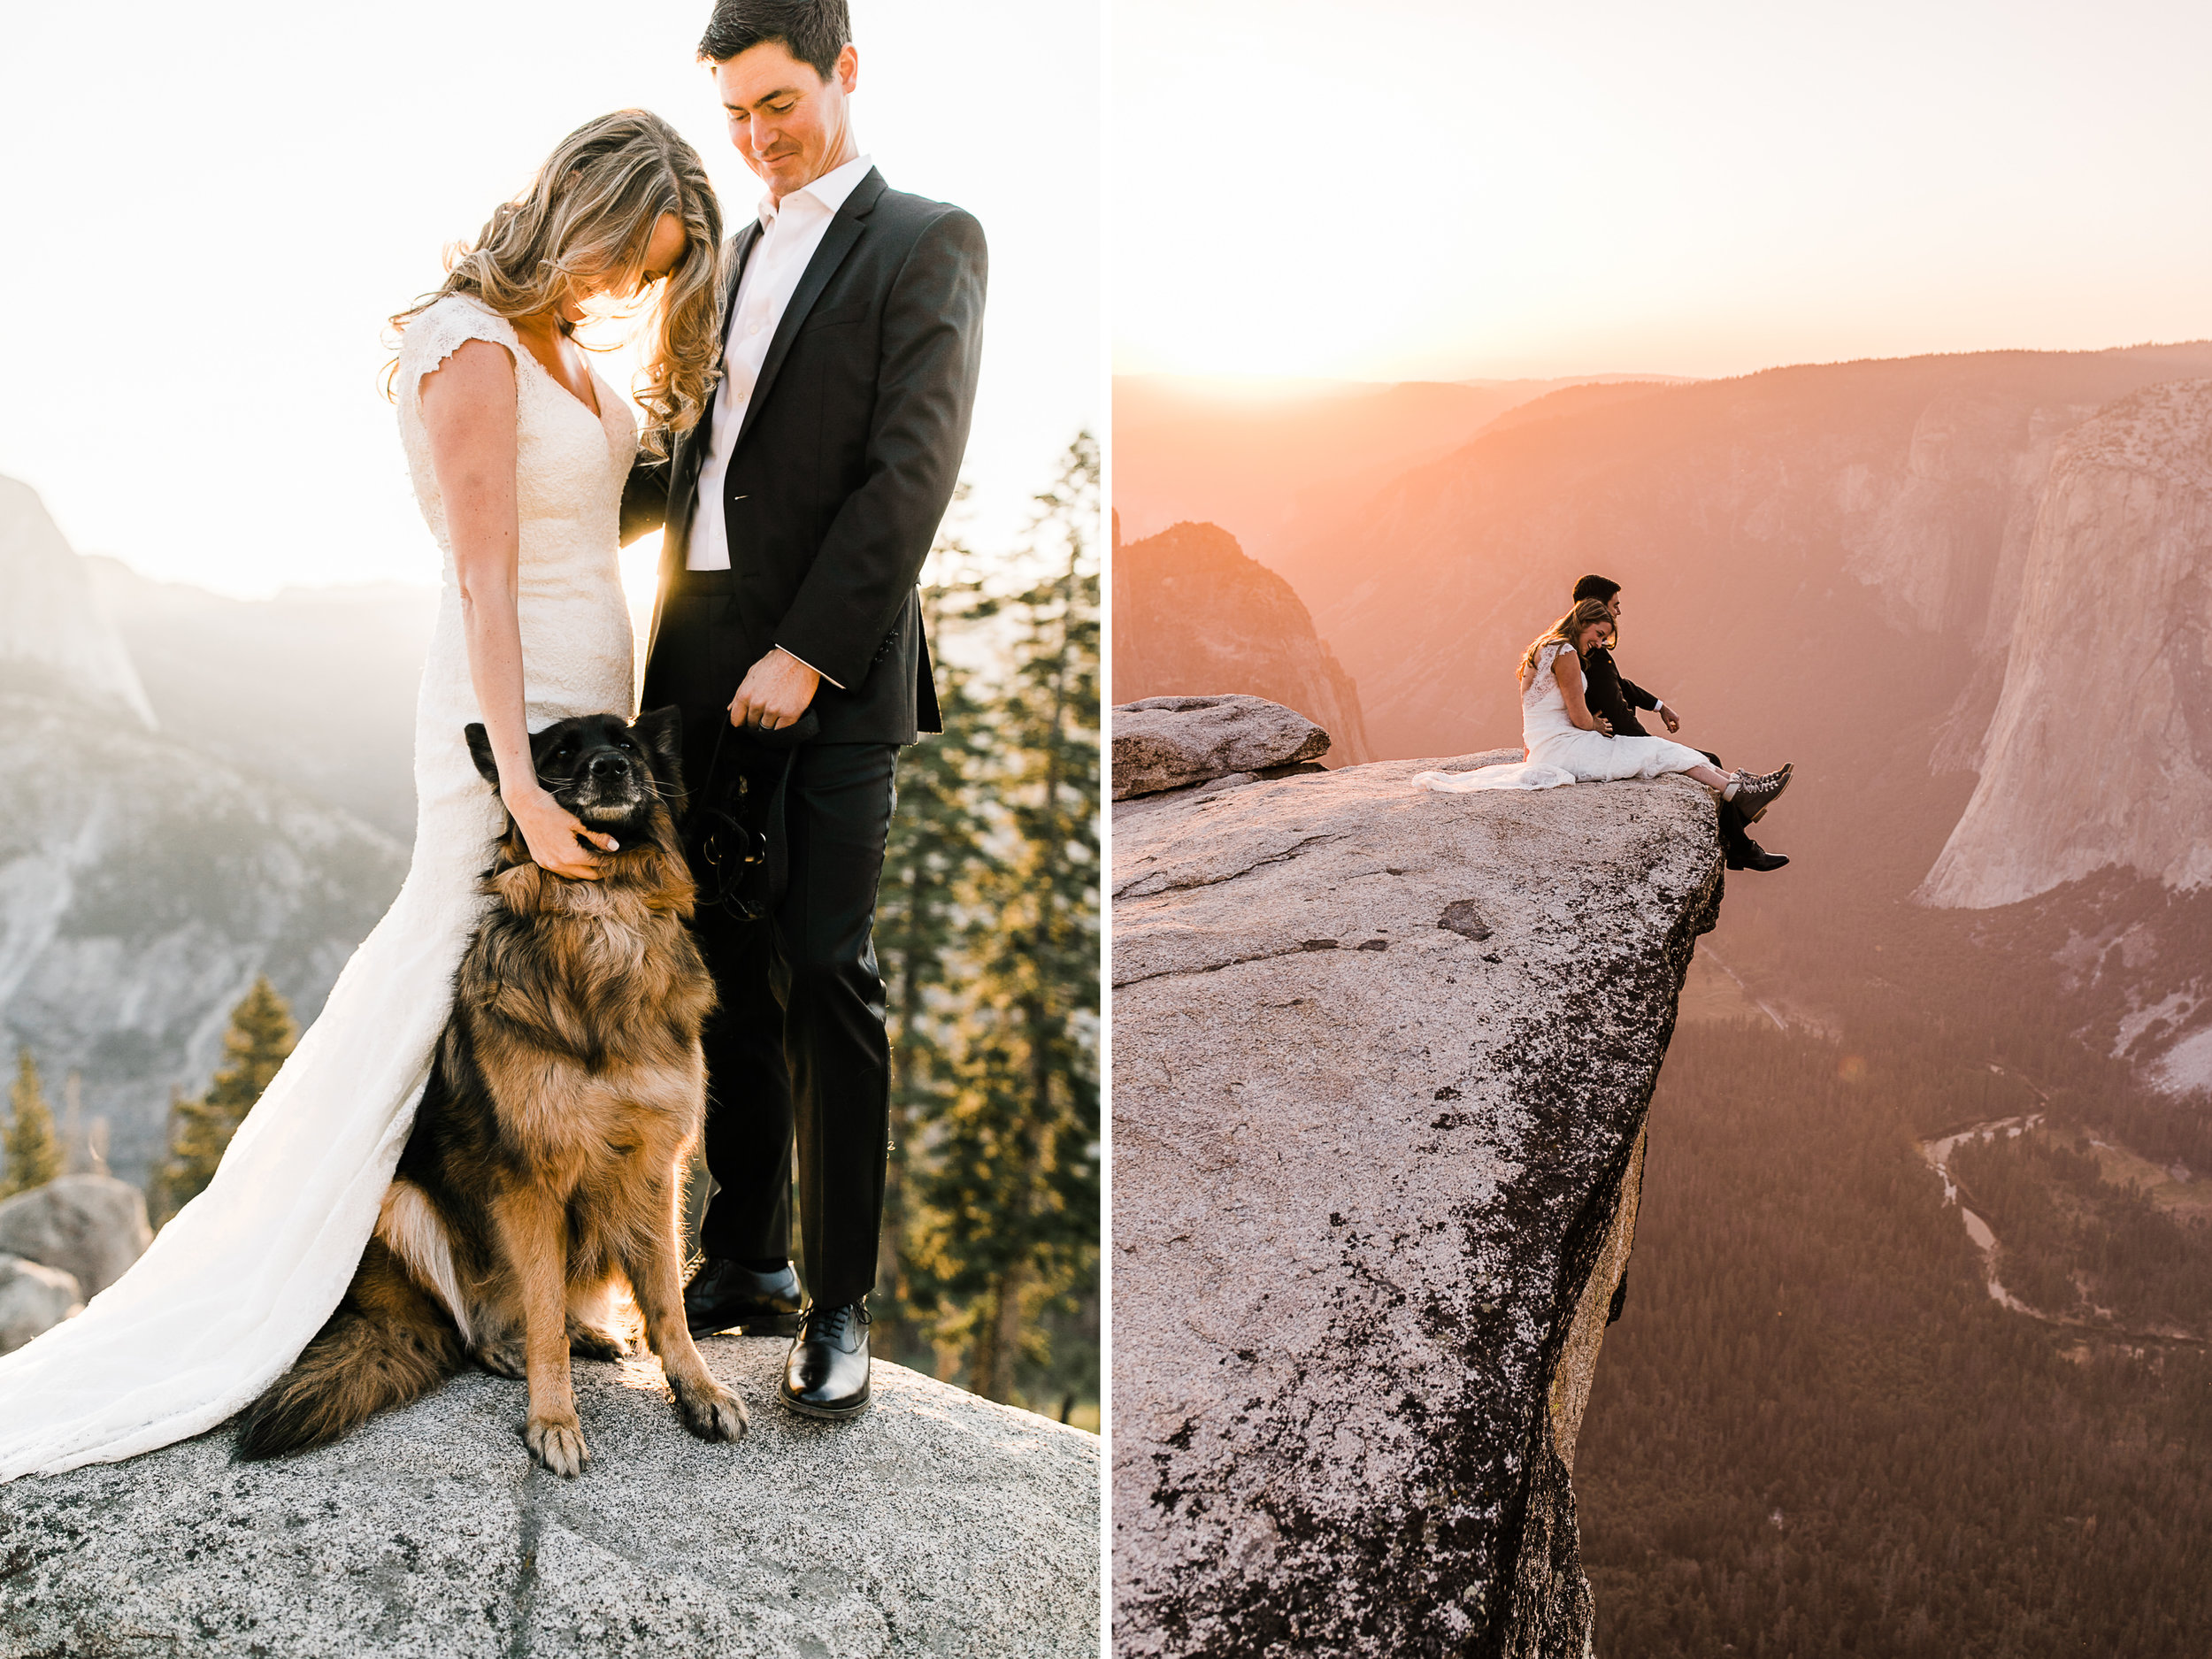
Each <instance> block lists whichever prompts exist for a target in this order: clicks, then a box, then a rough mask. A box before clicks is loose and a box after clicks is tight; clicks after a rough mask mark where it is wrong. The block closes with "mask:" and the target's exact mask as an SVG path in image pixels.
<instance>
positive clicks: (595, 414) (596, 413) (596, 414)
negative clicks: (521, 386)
mask: <svg viewBox="0 0 2212 1659" xmlns="http://www.w3.org/2000/svg"><path fill="white" fill-rule="evenodd" d="M515 343H516V344H517V345H518V346H520V347H521V348H522V352H523V355H524V356H525V357H528V358H529V359H530V361H531V362H532V363H534V364H535V365H537V370H538V373H540V374H542V375H543V376H545V378H546V379H547V380H549V381H551V382H552V384H553V389H554V390H555V391H557V392H558V393H560V395H561V396H564V397H565V398H567V399H568V400H569V402H571V403H573V404H575V405H576V407H577V408H579V409H580V410H582V411H584V412H585V413H586V414H587V415H589V416H590V417H591V418H592V419H594V420H595V421H597V422H598V423H599V425H600V426H601V427H602V428H604V427H605V426H606V424H607V412H606V407H605V405H604V404H603V403H602V404H600V406H599V407H597V408H594V407H593V404H594V403H599V393H600V389H601V383H600V380H599V376H598V375H597V374H596V373H594V372H593V370H592V367H591V365H589V364H586V365H584V380H585V381H586V382H587V383H588V385H589V386H590V387H591V396H592V403H586V402H585V401H584V400H583V399H582V398H580V397H579V396H576V393H575V391H574V390H573V389H572V388H571V387H570V386H569V384H568V382H567V381H566V380H563V379H562V378H561V377H560V376H559V375H557V374H556V373H553V371H552V370H550V369H549V368H547V367H546V366H545V362H544V359H543V358H541V357H539V356H538V354H537V353H536V352H534V351H533V350H531V349H530V342H528V341H527V340H525V339H524V338H523V337H522V330H521V329H519V328H517V329H516V330H515Z"/></svg>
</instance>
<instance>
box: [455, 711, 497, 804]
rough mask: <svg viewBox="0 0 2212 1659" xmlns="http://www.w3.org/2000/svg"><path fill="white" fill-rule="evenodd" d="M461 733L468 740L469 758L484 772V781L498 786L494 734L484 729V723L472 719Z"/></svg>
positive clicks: (477, 768) (495, 786)
mask: <svg viewBox="0 0 2212 1659" xmlns="http://www.w3.org/2000/svg"><path fill="white" fill-rule="evenodd" d="M461 735H462V736H463V737H465V738H466V739H467V740H468V746H469V758H470V759H471V760H472V761H474V762H475V763H476V770H477V771H478V772H481V773H483V774H484V781H485V782H486V783H488V784H489V785H491V787H493V788H495V789H496V788H498V787H499V762H498V760H497V759H496V758H495V757H494V756H493V754H492V734H491V733H489V732H487V731H486V730H485V729H484V723H483V722H482V721H480V720H471V721H470V722H469V723H468V724H467V725H466V726H463V727H462V728H461Z"/></svg>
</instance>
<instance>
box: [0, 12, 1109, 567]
mask: <svg viewBox="0 0 2212 1659" xmlns="http://www.w3.org/2000/svg"><path fill="white" fill-rule="evenodd" d="M710 10H711V7H710V4H709V0H680V4H677V3H672V0H633V3H632V4H623V5H618V6H610V5H605V4H599V5H586V4H578V3H577V0H548V4H544V5H541V6H534V7H529V8H517V7H514V6H505V5H492V4H482V3H481V0H465V3H457V4H448V5H442V6H439V7H437V8H434V10H433V11H431V12H419V11H417V12H408V11H397V10H387V9H379V8H373V7H372V8H367V9H363V8H359V7H341V6H319V5H298V4H284V5H279V4H261V5H242V4H211V5H201V6H187V7H177V6H169V5H160V6H156V5H149V4H124V5H117V6H42V7H36V8H26V7H15V8H12V9H11V11H10V12H9V15H8V20H7V23H6V25H5V36H4V40H5V50H4V51H0V148H4V150H5V153H6V154H7V156H8V157H9V158H10V159H9V165H8V169H7V176H6V179H5V180H4V181H0V214H4V222H5V224H6V227H7V246H8V248H9V250H10V257H8V259H7V260H5V261H4V262H0V312H4V314H5V316H6V317H7V318H8V319H9V322H8V327H7V330H6V337H5V340H4V342H0V364H4V367H5V384H6V387H7V390H8V396H6V398H5V399H4V400H0V474H4V475H7V476H10V477H13V478H19V479H21V480H24V481H25V482H27V483H29V484H31V485H32V486H33V487H34V488H36V489H38V490H39V492H40V493H41V494H42V495H43V496H44V498H45V501H46V504H47V505H48V507H49V508H50V510H51V511H52V512H53V514H54V516H55V518H57V519H58V521H59V522H60V524H61V526H62V528H63V530H64V531H65V533H66V534H67V535H68V536H69V538H70V540H71V541H72V542H73V544H74V545H75V546H76V547H77V548H78V549H80V550H81V551H84V552H88V553H111V554H113V555H115V556H117V557H120V558H122V559H124V560H125V561H126V562H127V563H128V564H130V565H134V566H135V567H136V568H137V569H139V570H140V571H142V572H145V573H146V574H148V575H151V576H156V577H159V578H162V579H165V580H180V581H189V582H193V583H196V584H198V585H201V586H204V587H208V588H215V589H218V590H219V591H223V592H227V593H231V594H238V595H262V594H267V593H271V592H273V591H274V590H276V589H277V588H282V587H286V586H290V585H295V584H297V585H306V586H321V585H326V584H333V583H344V582H358V581H368V580H403V581H411V582H433V581H435V580H437V574H438V572H437V556H436V552H435V549H434V547H433V545H432V543H431V541H430V537H429V534H428V532H427V531H426V530H425V528H424V527H423V524H422V520H421V518H420V517H419V514H418V513H417V511H416V510H415V506H414V503H413V499H412V496H411V493H410V491H409V488H408V484H407V478H406V472H405V468H404V465H403V462H402V459H401V456H400V449H399V441H398V436H397V433H396V428H395V425H394V419H393V412H392V406H391V404H390V403H388V402H387V401H386V400H385V398H384V396H383V394H382V391H381V388H380V375H381V370H382V367H383V365H384V364H385V362H386V361H387V359H388V356H389V353H388V350H387V349H386V348H385V345H384V343H383V338H382V336H383V333H384V319H385V318H386V317H387V316H388V315H389V314H390V313H391V312H393V311H397V310H399V309H400V308H401V307H403V305H405V304H406V303H409V302H410V301H411V299H412V298H413V297H414V296H417V295H418V294H420V293H421V292H423V291H424V290H426V289H427V288H433V287H434V286H435V285H436V284H437V282H438V281H439V280H441V276H442V265H441V263H440V251H441V249H442V246H443V245H444V244H445V243H447V242H451V241H454V240H456V239H457V238H462V237H467V236H472V235H473V234H475V233H476V231H477V229H478V227H480V226H481V225H482V224H483V222H484V221H485V219H487V218H488V216H489V214H490V211H491V210H492V208H493V207H494V206H495V204H498V203H499V202H500V201H502V200H503V199H505V198H506V197H508V196H511V195H513V194H514V193H515V192H517V191H518V190H519V189H520V188H522V187H523V186H524V185H525V184H526V182H527V181H528V179H529V176H530V173H531V171H532V169H533V168H534V166H535V165H536V164H537V163H538V162H539V161H541V159H543V157H545V155H546V154H547V152H549V150H551V149H552V147H553V145H554V143H555V142H557V140H558V139H559V138H560V137H561V136H562V135H563V134H565V133H566V132H568V131H570V130H571V129H572V128H573V127H576V126H577V125H578V124H579V123H580V122H582V121H584V120H586V119H589V118H590V117H592V116H595V115H600V114H603V113H605V112H606V111H610V110H613V109H618V108H622V107H625V106H627V105H643V106H645V107H647V108H649V109H652V110H655V111H658V112H659V113H660V114H662V115H664V116H665V117H666V118H667V119H669V120H671V121H672V122H673V123H674V124H675V125H676V127H678V128H679V129H680V130H681V131H682V132H683V133H684V134H685V136H686V137H687V138H688V139H689V140H690V141H691V142H692V143H693V144H695V145H696V146H697V147H698V149H699V150H700V152H701V154H702V155H703V157H705V159H706V163H707V166H708V170H709V172H710V175H711V176H712V178H713V180H714V183H715V186H716V188H717V189H718V192H719V193H720V195H721V198H722V204H723V211H724V216H725V220H726V223H730V224H741V223H742V222H743V220H744V219H745V217H746V216H748V215H749V214H750V213H751V212H752V211H754V207H755V204H756V203H757V201H758V199H759V196H760V193H761V192H760V185H759V182H758V180H756V179H755V178H754V177H753V175H752V174H751V173H749V172H748V171H747V170H746V168H745V166H744V165H743V164H742V163H741V161H740V160H739V159H738V157H737V155H736V153H735V152H734V151H733V150H732V149H731V147H730V143H729V139H728V137H727V134H726V132H725V129H724V127H723V124H722V119H721V114H720V111H719V109H718V106H717V104H716V101H715V96H714V91H713V88H712V86H711V84H710V81H709V78H708V72H707V71H706V70H705V69H704V68H703V67H702V66H700V65H697V64H695V62H694V60H693V50H694V47H695V44H696V42H697V41H698V38H699V34H700V31H701V29H702V27H703V26H704V24H705V21H706V19H707V17H708V15H709V13H710ZM853 26H854V34H855V37H856V44H857V45H858V47H859V49H860V54H861V75H860V87H859V90H858V92H857V93H856V96H855V99H854V105H853V107H854V119H855V124H856V130H857V134H858V137H859V141H860V143H861V146H862V148H863V149H864V150H866V151H868V152H869V153H870V154H872V156H873V157H875V160H876V163H877V165H879V167H880V168H881V169H882V171H883V173H884V176H885V178H886V179H887V180H889V182H890V183H891V184H892V186H893V187H894V188H901V189H907V190H912V191H916V192H918V193H919V194H921V195H924V196H935V197H938V198H941V199H943V200H947V201H952V202H956V203H958V204H961V205H962V206H964V207H965V208H968V209H969V210H971V211H973V212H974V213H975V214H976V216H977V217H978V218H979V219H980V220H981V221H982V223H983V227H984V229H985V232H986V234H987V235H988V237H989V239H990V247H991V294H990V309H989V311H988V314H987V321H986V326H985V340H984V371H983V383H982V388H981V391H980V393H979V401H978V405H977V410H976V421H975V431H974V436H973V439H972V442H971V443H970V446H969V450H968V465H967V469H966V470H967V472H968V474H969V476H971V477H972V479H973V480H975V484H976V497H975V501H976V508H977V513H978V518H979V531H981V532H990V531H993V530H1004V529H1009V528H1010V527H1012V526H1016V525H1018V523H1019V522H1020V521H1021V518H1022V516H1023V513H1024V511H1025V505H1026V502H1027V497H1028V495H1029V494H1030V492H1031V491H1033V490H1034V489H1037V488H1041V487H1042V486H1043V485H1045V484H1046V483H1048V481H1049V480H1050V479H1051V477H1052V474H1053V471H1054V466H1055V462H1056V457H1057V455H1058V453H1059V451H1060V450H1061V449H1062V448H1063V447H1064V445H1065V444H1066V442H1068V440H1069V439H1070V438H1071V437H1072V436H1073V435H1074V434H1075V433H1076V432H1077V430H1078V429H1079V428H1080V427H1082V426H1085V425H1091V426H1096V424H1097V422H1098V421H1099V419H1100V414H1101V411H1100V404H1101V401H1102V400H1101V390H1100V373H1099V370H1100V364H1101V358H1102V326H1103V325H1102V314H1101V311H1100V308H1099V294H1100V288H1101V283H1100V278H1099V262H1100V257H1101V243H1100V238H1099V223H1098V221H1099V191H1098V179H1099V172H1100V148H1099V146H1100V140H1099V135H1098V134H1099V124H1100V112H1099V102H1098V88H1099V81H1100V75H1099V58H1100V46H1099V39H1100V25H1099V21H1098V14H1097V11H1096V9H1095V8H1094V6H1092V5H1088V4H1073V5H1053V6H1037V5H1029V4H1021V3H1020V0H942V3H939V4H930V5H927V6H918V5H912V4H896V3H895V0H854V4H853ZM600 367H601V371H602V373H604V374H606V375H607V378H608V379H609V380H612V381H614V382H615V383H616V384H617V385H618V386H622V387H626V385H627V383H628V380H627V373H626V371H620V370H618V369H617V368H615V367H611V366H610V365H608V364H607V363H605V362H602V364H601V365H600ZM655 540H656V539H653V538H649V541H648V543H647V544H642V545H643V547H644V550H643V551H641V550H640V549H632V553H631V557H629V559H628V560H627V561H626V564H627V565H629V566H631V567H634V568H632V569H631V572H630V573H631V574H632V576H633V577H634V578H637V579H640V580H642V579H644V578H645V576H646V573H647V572H648V571H649V563H650V550H649V549H650V545H651V544H652V543H653V541H655Z"/></svg>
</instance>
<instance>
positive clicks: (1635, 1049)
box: [1112, 751, 1721, 1659]
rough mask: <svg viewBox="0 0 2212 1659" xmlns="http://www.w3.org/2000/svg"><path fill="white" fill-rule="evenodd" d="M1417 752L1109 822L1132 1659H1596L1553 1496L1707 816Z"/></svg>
mask: <svg viewBox="0 0 2212 1659" xmlns="http://www.w3.org/2000/svg"><path fill="white" fill-rule="evenodd" d="M1515 753H1516V754H1517V751H1515ZM1492 758H1498V757H1492ZM1422 764H1425V763H1411V762H1398V763H1383V764H1375V765H1368V766H1359V767H1352V768H1347V769H1345V770H1342V771H1339V772H1327V773H1318V774H1310V775H1307V776H1302V777H1294V778H1287V779H1283V780H1277V781H1271V782H1267V781H1261V782H1248V783H1244V784H1241V785H1238V786H1235V787H1225V788H1217V789H1213V790H1208V789H1205V788H1203V787H1201V788H1195V789H1187V790H1183V791H1180V792H1178V793H1174V794H1164V795H1149V796H1145V797H1141V798H1139V799H1135V800H1131V801H1126V802H1124V803H1121V804H1120V805H1118V806H1117V807H1116V808H1115V816H1114V867H1113V872H1112V879H1113V885H1114V912H1113V913H1114V977H1115V987H1116V988H1115V995H1114V1051H1115V1075H1114V1097H1113V1114H1114V1160H1115V1181H1114V1240H1113V1248H1114V1355H1113V1364H1114V1378H1115V1381H1114V1401H1115V1433H1114V1447H1113V1455H1114V1471H1113V1480H1114V1525H1115V1549H1114V1563H1115V1567H1114V1570H1115V1624H1116V1632H1117V1641H1118V1646H1119V1647H1120V1649H1121V1650H1122V1651H1124V1652H1127V1653H1132V1654H1136V1653H1142V1654H1148V1655H1157V1656H1161V1659H1166V1656H1170V1655H1177V1656H1179V1655H1231V1654H1233V1655H1248V1656H1250V1659H1261V1656H1262V1655H1266V1656H1268V1659H1277V1656H1279V1659H1291V1656H1292V1655H1307V1654H1336V1655H1377V1656H1378V1659H1381V1656H1383V1655H1391V1656H1393V1659H1394V1656H1395V1655H1404V1654H1422V1653H1486V1654H1497V1653H1512V1654H1526V1655H1584V1654H1586V1652H1587V1644H1588V1641H1589V1637H1590V1631H1591V1625H1592V1612H1593V1609H1592V1598H1591V1593H1590V1589H1589V1586H1588V1585H1587V1583H1586V1581H1585V1579H1584V1576H1583V1572H1582V1570H1581V1565H1580V1557H1579V1545H1578V1532H1577V1525H1576V1519H1575V1501H1574V1494H1573V1489H1572V1486H1571V1470H1572V1467H1573V1463H1574V1455H1575V1442H1576V1437H1577V1434H1578V1430H1579V1426H1580V1422H1581V1417H1582V1409H1583V1404H1584V1402H1586V1399H1587V1398H1588V1391H1589V1385H1590V1379H1591V1377H1592V1375H1593V1369H1594V1366H1595V1365H1596V1364H1597V1363H1601V1362H1600V1360H1599V1347H1600V1342H1601V1338H1602V1335H1603V1333H1604V1330H1605V1325H1606V1320H1607V1316H1608V1312H1609V1308H1610V1305H1611V1302H1612V1298H1613V1296H1614V1294H1615V1291H1616V1289H1617V1286H1618V1285H1619V1283H1620V1277H1621V1272H1622V1269H1623V1266H1624V1261H1625V1259H1626V1256H1627V1251H1628V1246H1629V1242H1630V1238H1631V1235H1632V1228H1633V1219H1634V1211H1635V1204H1636V1198H1637V1193H1638V1187H1639V1181H1640V1169H1641V1158H1640V1154H1641V1148H1642V1136H1643V1126H1644V1114H1645V1108H1646V1106H1647V1102H1648V1101H1649V1099H1650V1095H1651V1091H1652V1087H1653V1085H1654V1083H1655V1080H1656V1079H1657V1076H1658V1071H1659V1065H1660V1061H1661V1057H1662V1056H1663V1054H1664V1053H1665V1050H1666V1048H1667V1044H1668V1041H1669V1039H1670V1037H1671V1033H1672V1029H1673V1025H1674V1016H1675V1005H1676V999H1677V996H1678V992H1679V990H1680V987H1681V985H1682V981H1683V977H1684V974H1685V972H1686V970H1687V968H1688V966H1689V963H1690V958H1691V951H1692V948H1693V945H1694V941H1695V939H1696V937H1697V935H1698V934H1699V933H1701V932H1702V931H1703V930H1705V929H1707V928H1709V927H1710V926H1712V923H1713V919H1714V915H1715V912H1716V908H1717V903H1718V900H1719V895H1720V884H1721V870H1720V858H1719V851H1718V848H1717V841H1716V839H1715V834H1714V807H1713V804H1712V799H1711V797H1710V796H1709V795H1707V794H1706V793H1705V792H1704V791H1703V790H1701V789H1699V788H1697V787H1695V786H1694V785H1692V784H1690V783H1688V782H1687V781H1686V780H1682V779H1679V778H1670V779H1662V780H1656V781H1653V782H1642V783H1625V784H1608V785H1580V786H1576V787H1571V788H1563V789H1557V790H1552V791H1548V792H1544V793H1540V794H1533V795H1515V794H1509V793H1504V792H1500V793H1494V794H1486V795H1483V794H1478V795H1432V794H1425V793H1419V792H1416V791H1415V790H1413V789H1412V788H1410V787H1409V780H1410V779H1411V777H1412V775H1413V774H1414V772H1417V771H1418V770H1420V767H1421V765H1422ZM1455 764H1459V763H1455Z"/></svg>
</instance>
